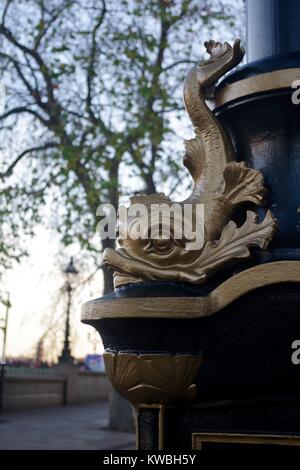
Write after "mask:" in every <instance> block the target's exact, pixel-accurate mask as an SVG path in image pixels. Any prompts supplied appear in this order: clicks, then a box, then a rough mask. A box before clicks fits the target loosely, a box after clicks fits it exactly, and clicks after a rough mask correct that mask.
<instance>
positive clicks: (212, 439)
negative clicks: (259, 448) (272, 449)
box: [192, 432, 300, 450]
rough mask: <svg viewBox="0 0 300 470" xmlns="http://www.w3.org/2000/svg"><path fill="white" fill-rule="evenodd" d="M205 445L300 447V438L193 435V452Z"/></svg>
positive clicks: (224, 434) (218, 434) (261, 435)
mask: <svg viewBox="0 0 300 470" xmlns="http://www.w3.org/2000/svg"><path fill="white" fill-rule="evenodd" d="M205 443H214V444H248V445H280V446H300V436H295V435H284V434H282V435H281V434H240V433H202V432H196V433H193V434H192V450H202V449H203V444H205Z"/></svg>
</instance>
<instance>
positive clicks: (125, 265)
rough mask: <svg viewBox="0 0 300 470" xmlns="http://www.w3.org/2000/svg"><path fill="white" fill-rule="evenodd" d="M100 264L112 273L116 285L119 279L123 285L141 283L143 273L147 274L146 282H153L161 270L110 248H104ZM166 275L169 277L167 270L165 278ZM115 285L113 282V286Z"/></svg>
mask: <svg viewBox="0 0 300 470" xmlns="http://www.w3.org/2000/svg"><path fill="white" fill-rule="evenodd" d="M102 262H103V264H104V265H105V266H107V267H108V268H109V269H110V270H112V271H113V272H114V280H115V281H116V280H117V284H118V285H121V283H120V282H119V280H120V279H121V278H122V279H123V280H124V281H126V282H123V283H124V284H125V283H126V284H127V283H129V282H139V281H143V280H144V279H143V277H144V276H143V274H144V273H145V271H146V272H147V279H148V280H155V279H157V275H158V273H159V272H161V268H160V269H159V268H156V267H155V266H153V265H151V264H149V263H147V262H146V261H140V260H139V259H138V258H132V257H129V255H127V253H126V251H125V250H124V249H122V248H119V249H118V250H116V251H115V250H113V249H112V248H106V249H105V250H104V252H103V258H102ZM168 274H169V275H170V271H169V270H167V271H166V276H167V275H168ZM142 276H143V277H142ZM118 279H119V280H118ZM117 284H116V282H115V286H116V285H117Z"/></svg>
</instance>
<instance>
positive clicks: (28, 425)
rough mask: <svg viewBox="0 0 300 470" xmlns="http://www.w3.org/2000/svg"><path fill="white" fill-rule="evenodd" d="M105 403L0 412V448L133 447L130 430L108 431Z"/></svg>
mask: <svg viewBox="0 0 300 470" xmlns="http://www.w3.org/2000/svg"><path fill="white" fill-rule="evenodd" d="M107 420H108V406H107V403H106V402H100V403H92V404H88V405H78V406H65V407H55V408H54V407H53V408H44V409H35V410H26V411H14V412H4V413H2V414H0V449H1V450H4V449H7V450H9V449H26V450H32V449H34V450H38V449H43V450H45V449H49V450H58V449H64V450H76V449H91V450H92V449H94V450H99V449H104V450H117V449H122V450H125V449H134V448H135V436H134V435H133V434H131V433H124V432H116V431H108V430H107V429H105V427H106V425H107Z"/></svg>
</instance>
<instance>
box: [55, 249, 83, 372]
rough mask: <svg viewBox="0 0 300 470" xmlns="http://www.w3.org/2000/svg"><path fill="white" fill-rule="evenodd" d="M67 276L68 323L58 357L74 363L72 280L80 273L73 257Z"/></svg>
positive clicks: (67, 362)
mask: <svg viewBox="0 0 300 470" xmlns="http://www.w3.org/2000/svg"><path fill="white" fill-rule="evenodd" d="M64 273H65V274H66V277H67V283H66V291H67V294H68V303H67V312H66V324H65V338H64V345H63V350H62V353H61V355H60V357H59V359H58V362H59V364H72V363H73V362H74V359H73V357H72V354H71V348H70V313H71V302H72V290H73V288H72V281H73V279H74V277H75V276H76V275H77V274H78V271H77V269H76V268H75V266H74V263H73V258H71V259H70V261H69V264H68V266H67V267H66V269H65V270H64Z"/></svg>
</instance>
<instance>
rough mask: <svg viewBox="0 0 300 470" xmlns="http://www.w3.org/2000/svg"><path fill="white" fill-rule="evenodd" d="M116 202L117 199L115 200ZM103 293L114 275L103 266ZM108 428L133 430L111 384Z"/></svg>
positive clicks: (108, 243)
mask: <svg viewBox="0 0 300 470" xmlns="http://www.w3.org/2000/svg"><path fill="white" fill-rule="evenodd" d="M114 202H115V203H116V201H114ZM105 248H115V240H110V239H105V240H102V250H103V251H104V249H105ZM102 269H103V294H104V295H106V294H109V293H110V292H113V290H114V286H113V277H112V274H111V272H110V271H109V270H108V269H107V268H106V266H103V268H102ZM108 429H111V430H113V431H121V432H133V430H134V426H133V412H132V407H131V405H130V403H129V402H128V401H127V400H125V399H124V398H122V397H121V396H120V395H119V394H118V393H117V392H116V391H115V390H114V388H113V387H112V386H111V385H110V390H109V420H108Z"/></svg>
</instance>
